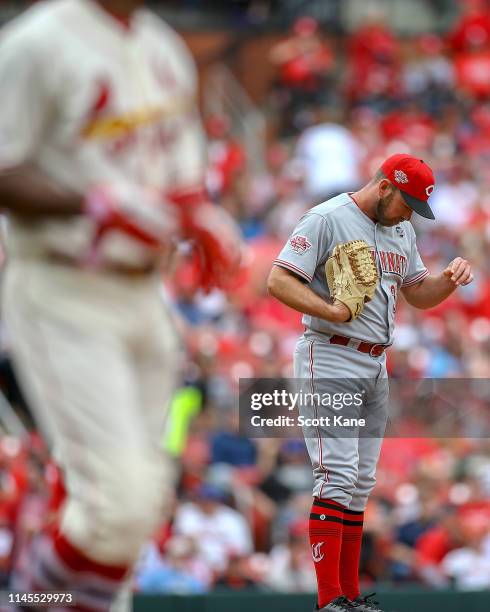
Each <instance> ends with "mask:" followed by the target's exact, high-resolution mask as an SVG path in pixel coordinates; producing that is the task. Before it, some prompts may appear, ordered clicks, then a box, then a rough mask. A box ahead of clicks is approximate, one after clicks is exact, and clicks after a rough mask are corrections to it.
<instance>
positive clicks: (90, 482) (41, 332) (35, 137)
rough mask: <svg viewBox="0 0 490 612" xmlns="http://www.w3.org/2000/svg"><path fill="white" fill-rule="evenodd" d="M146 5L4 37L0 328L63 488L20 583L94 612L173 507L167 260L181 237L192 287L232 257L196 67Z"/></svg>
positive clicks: (60, 7) (220, 273)
mask: <svg viewBox="0 0 490 612" xmlns="http://www.w3.org/2000/svg"><path fill="white" fill-rule="evenodd" d="M142 4H143V2H142V1H140V0H127V1H126V2H118V1H116V0H98V1H95V0H51V1H49V2H42V3H39V4H36V5H34V6H33V7H32V8H30V9H29V10H27V11H26V12H25V13H24V14H22V15H21V16H20V17H18V18H17V19H15V20H13V21H12V22H10V23H9V24H8V25H7V26H6V27H5V28H4V29H3V30H2V31H1V32H0V99H1V100H2V111H1V113H0V202H1V206H2V208H3V210H4V211H5V212H6V213H7V214H8V234H7V236H6V244H7V249H8V265H7V268H6V271H5V275H4V279H3V280H4V283H3V309H4V310H3V314H4V317H5V321H6V324H7V325H8V328H9V331H10V333H11V336H12V342H13V357H14V360H15V364H16V368H17V371H18V374H19V377H20V380H21V382H22V384H23V388H24V389H25V391H26V394H27V396H28V398H29V400H30V405H31V406H32V407H33V410H34V413H35V416H36V418H37V419H38V421H39V424H40V426H41V428H42V430H43V431H44V433H45V435H46V436H47V438H48V440H49V443H50V445H51V448H52V451H53V454H54V455H55V457H56V459H57V461H58V463H59V465H60V467H61V470H62V473H63V476H64V480H63V488H64V494H63V495H61V496H60V498H59V499H60V507H59V513H58V514H59V519H58V521H57V522H56V524H55V525H51V526H50V528H49V530H48V529H47V530H46V532H45V533H43V534H42V535H41V536H40V537H38V538H37V540H36V541H35V542H34V546H33V550H32V551H31V554H30V556H29V564H28V567H18V568H17V570H16V572H15V583H14V585H13V586H15V587H16V588H17V589H19V590H24V591H43V590H51V591H60V590H61V591H62V590H67V589H69V590H70V591H72V592H73V593H74V594H75V598H76V602H75V604H76V605H75V608H73V609H80V610H93V611H99V612H102V611H105V610H108V609H109V606H110V604H111V602H112V601H113V599H114V597H115V595H116V593H117V592H118V590H119V589H120V587H121V584H122V582H123V581H124V580H125V578H126V577H127V576H128V573H130V571H131V568H132V566H133V564H134V562H135V560H136V558H137V556H138V553H139V549H140V546H141V544H142V542H143V541H144V540H145V538H147V537H148V536H149V535H150V534H151V533H152V531H153V529H154V528H155V526H156V525H157V524H158V522H159V521H161V520H162V518H163V517H164V510H165V503H166V502H167V501H168V500H169V497H170V491H169V488H170V486H171V481H172V474H171V470H170V466H169V464H168V463H167V462H166V460H165V458H164V457H163V456H162V454H161V452H160V450H159V441H160V439H161V433H162V428H163V425H164V406H165V404H166V401H167V400H168V399H169V395H170V393H171V391H172V388H173V386H174V382H175V380H176V374H177V370H178V367H179V354H180V347H179V341H178V339H177V337H176V333H175V326H174V325H173V323H172V317H171V313H170V312H169V310H168V307H167V306H166V305H165V304H163V303H162V301H161V299H160V271H159V268H160V264H161V263H162V262H163V261H164V260H165V258H166V257H167V256H168V253H169V251H171V250H172V248H173V243H174V241H175V240H176V239H177V238H179V237H185V238H186V239H191V240H193V241H194V244H195V245H196V249H197V250H198V252H199V257H200V261H201V264H202V283H203V285H205V286H211V285H217V286H223V285H224V283H225V282H226V280H227V278H229V277H232V276H233V273H234V270H235V269H236V266H237V265H238V262H239V251H240V237H239V234H238V232H237V229H236V227H235V224H234V223H233V221H232V220H231V219H230V218H228V217H227V216H226V214H225V213H224V211H222V210H221V209H220V208H218V207H215V206H213V205H211V204H209V203H208V202H206V197H205V195H204V192H203V190H202V185H203V170H204V154H203V153H204V147H203V145H204V140H203V134H202V130H201V126H200V121H199V118H198V114H197V112H196V73H195V68H194V65H193V62H192V60H191V57H190V54H189V52H188V51H187V49H186V47H185V46H184V44H183V43H182V41H181V40H180V38H179V37H178V36H177V34H176V33H175V32H174V31H173V30H172V29H171V28H170V27H169V26H167V25H166V24H165V23H163V22H162V21H160V20H159V19H158V18H157V17H156V16H154V15H153V14H152V13H151V12H149V11H148V10H146V9H145V8H144V7H143V6H142ZM71 603H73V602H71Z"/></svg>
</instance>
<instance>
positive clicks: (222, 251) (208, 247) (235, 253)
mask: <svg viewBox="0 0 490 612" xmlns="http://www.w3.org/2000/svg"><path fill="white" fill-rule="evenodd" d="M167 198H168V199H169V200H170V201H171V202H174V203H175V204H176V206H177V207H178V210H179V213H180V219H181V227H182V233H183V236H184V237H186V238H190V239H192V240H194V242H195V247H196V250H197V255H198V260H199V266H200V277H201V278H200V285H201V287H202V288H203V289H204V290H205V291H208V290H210V289H211V288H212V287H217V288H220V289H226V288H229V287H231V286H232V285H233V283H234V282H235V280H236V277H237V275H238V271H239V268H240V261H241V253H242V237H241V234H240V230H239V228H238V226H237V224H236V223H235V221H234V220H233V218H232V217H231V216H230V215H229V214H228V212H227V211H226V210H224V209H223V208H220V207H219V206H216V205H214V204H211V203H210V202H209V201H208V200H207V198H206V196H205V194H204V192H202V191H193V192H190V191H188V192H174V193H172V194H170V195H167Z"/></svg>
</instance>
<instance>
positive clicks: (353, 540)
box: [340, 510, 364, 599]
mask: <svg viewBox="0 0 490 612" xmlns="http://www.w3.org/2000/svg"><path fill="white" fill-rule="evenodd" d="M363 522H364V512H355V511H354V510H345V512H344V530H343V532H342V549H341V552H340V585H341V587H342V592H343V594H344V595H345V596H346V597H348V598H349V599H356V597H359V595H360V594H361V591H360V588H359V560H360V558H361V543H362V526H363Z"/></svg>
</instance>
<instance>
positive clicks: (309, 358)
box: [294, 331, 389, 511]
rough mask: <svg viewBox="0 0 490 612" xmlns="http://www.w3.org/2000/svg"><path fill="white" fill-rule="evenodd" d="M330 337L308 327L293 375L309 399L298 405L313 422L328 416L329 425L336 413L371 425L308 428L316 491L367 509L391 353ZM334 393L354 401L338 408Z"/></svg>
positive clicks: (380, 439) (348, 505)
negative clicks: (377, 352) (367, 349)
mask: <svg viewBox="0 0 490 612" xmlns="http://www.w3.org/2000/svg"><path fill="white" fill-rule="evenodd" d="M328 338H329V337H328V336H326V335H325V334H321V333H316V332H311V331H307V332H305V334H304V335H303V336H302V337H301V338H300V339H299V340H298V343H297V345H296V350H295V354H294V376H295V379H296V383H297V384H298V386H299V387H300V388H301V390H302V392H303V394H304V397H308V402H303V403H300V404H299V412H300V414H301V415H302V416H303V417H304V418H305V419H315V420H314V421H312V422H314V423H318V422H320V423H321V419H320V417H326V416H329V417H330V419H331V421H330V423H334V421H333V417H335V416H340V417H348V418H350V417H352V418H358V419H361V418H364V419H365V420H366V427H365V428H356V427H346V428H343V427H340V426H337V425H331V426H326V425H322V424H319V425H314V426H313V425H312V426H309V425H308V426H304V427H303V434H304V437H305V442H306V446H307V449H308V453H309V455H310V460H311V463H312V466H313V473H314V477H315V484H314V490H313V495H314V496H315V497H319V498H323V499H332V500H335V501H337V502H338V503H340V504H342V505H343V506H345V507H346V508H350V509H351V510H355V511H362V510H364V509H365V507H366V504H367V500H368V497H369V494H370V493H371V491H372V489H373V488H374V485H375V483H376V476H375V474H376V465H377V462H378V459H379V454H380V451H381V445H382V442H383V435H384V428H385V425H386V419H387V414H388V392H389V389H388V379H387V373H386V355H385V354H383V355H381V356H380V357H371V356H370V355H369V354H366V353H361V352H359V351H357V350H355V349H353V348H350V347H348V346H340V345H333V344H330V343H329V342H328ZM356 393H358V394H360V396H359V397H361V398H362V405H360V406H358V407H357V406H355V405H354V400H353V399H351V398H350V396H352V395H353V394H356ZM307 394H310V395H307ZM335 394H337V395H338V396H340V395H342V396H343V397H344V398H346V400H345V401H346V402H347V403H348V404H350V405H348V406H347V407H343V408H338V409H335V408H333V407H332V405H333V403H332V405H330V406H328V403H329V401H330V400H332V398H334V395H335ZM310 398H314V400H315V401H310ZM317 398H320V399H321V401H317ZM322 402H324V403H323V404H322ZM308 422H310V421H308Z"/></svg>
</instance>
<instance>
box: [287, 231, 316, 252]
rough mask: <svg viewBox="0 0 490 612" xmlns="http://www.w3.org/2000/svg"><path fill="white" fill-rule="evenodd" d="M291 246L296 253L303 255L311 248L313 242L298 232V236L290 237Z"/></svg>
mask: <svg viewBox="0 0 490 612" xmlns="http://www.w3.org/2000/svg"><path fill="white" fill-rule="evenodd" d="M289 246H290V247H291V248H292V249H293V251H294V252H295V253H298V255H302V254H303V253H306V251H308V249H311V242H310V241H309V240H308V238H307V237H306V236H300V235H299V234H296V236H292V237H291V238H290V239H289Z"/></svg>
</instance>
